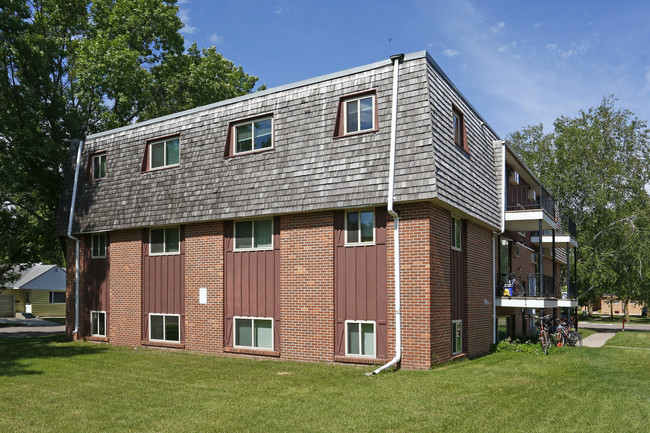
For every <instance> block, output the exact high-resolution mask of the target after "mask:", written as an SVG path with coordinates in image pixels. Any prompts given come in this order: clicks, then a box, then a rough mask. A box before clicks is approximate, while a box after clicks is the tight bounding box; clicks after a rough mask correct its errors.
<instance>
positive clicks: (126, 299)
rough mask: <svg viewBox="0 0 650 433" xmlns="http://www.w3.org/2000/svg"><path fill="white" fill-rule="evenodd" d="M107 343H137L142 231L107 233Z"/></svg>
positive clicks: (140, 307)
mask: <svg viewBox="0 0 650 433" xmlns="http://www.w3.org/2000/svg"><path fill="white" fill-rule="evenodd" d="M110 248H111V252H110V254H111V272H110V283H109V288H110V304H109V305H110V308H111V312H110V314H111V321H110V328H109V329H108V337H109V339H110V341H111V343H114V344H118V345H123V346H139V345H140V343H141V341H142V340H141V336H142V330H141V326H142V230H139V229H134V230H122V231H116V232H111V247H110Z"/></svg>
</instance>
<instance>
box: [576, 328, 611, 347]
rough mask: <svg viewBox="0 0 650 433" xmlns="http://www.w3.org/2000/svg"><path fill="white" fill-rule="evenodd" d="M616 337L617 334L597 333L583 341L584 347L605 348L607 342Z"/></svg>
mask: <svg viewBox="0 0 650 433" xmlns="http://www.w3.org/2000/svg"><path fill="white" fill-rule="evenodd" d="M614 335H616V333H615V332H597V333H595V334H591V335H590V336H589V337H586V338H584V339H583V340H582V347H603V346H604V345H605V343H606V342H607V340H609V339H610V338H612V337H613V336H614Z"/></svg>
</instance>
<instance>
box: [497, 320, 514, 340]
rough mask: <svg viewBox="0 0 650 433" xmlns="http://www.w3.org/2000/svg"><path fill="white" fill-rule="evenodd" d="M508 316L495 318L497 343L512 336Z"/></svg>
mask: <svg viewBox="0 0 650 433" xmlns="http://www.w3.org/2000/svg"><path fill="white" fill-rule="evenodd" d="M511 320H512V318H511V317H510V316H500V317H497V341H501V340H505V339H506V338H508V337H510V335H512V331H511V326H512V325H511V323H512V321H511Z"/></svg>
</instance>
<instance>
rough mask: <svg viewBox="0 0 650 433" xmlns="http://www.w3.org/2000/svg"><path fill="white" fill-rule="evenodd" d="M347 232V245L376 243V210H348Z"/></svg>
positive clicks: (346, 219)
mask: <svg viewBox="0 0 650 433" xmlns="http://www.w3.org/2000/svg"><path fill="white" fill-rule="evenodd" d="M345 232H346V236H345V242H346V244H347V245H359V244H372V243H374V241H375V211H374V210H360V211H348V212H346V213H345Z"/></svg>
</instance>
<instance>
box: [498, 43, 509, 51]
mask: <svg viewBox="0 0 650 433" xmlns="http://www.w3.org/2000/svg"><path fill="white" fill-rule="evenodd" d="M497 51H499V52H500V53H507V52H508V47H507V46H505V45H504V46H502V47H499V49H498V50H497Z"/></svg>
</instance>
